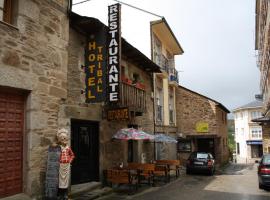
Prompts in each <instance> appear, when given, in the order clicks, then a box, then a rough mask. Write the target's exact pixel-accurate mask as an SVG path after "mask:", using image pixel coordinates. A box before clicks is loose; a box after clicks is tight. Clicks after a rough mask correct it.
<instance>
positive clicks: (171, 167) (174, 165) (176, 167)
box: [156, 160, 180, 177]
mask: <svg viewBox="0 0 270 200" xmlns="http://www.w3.org/2000/svg"><path fill="white" fill-rule="evenodd" d="M156 164H160V165H162V164H163V165H167V166H168V173H169V175H170V171H175V176H176V177H178V176H179V175H180V160H156Z"/></svg>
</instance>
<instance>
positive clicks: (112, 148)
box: [60, 29, 154, 180]
mask: <svg viewBox="0 0 270 200" xmlns="http://www.w3.org/2000/svg"><path fill="white" fill-rule="evenodd" d="M69 33H70V37H69V38H70V40H69V47H68V52H69V57H68V84H67V85H68V94H67V96H68V98H67V100H66V101H65V103H63V104H62V105H61V110H62V112H61V115H60V118H61V119H60V120H63V122H65V123H70V119H71V118H73V119H82V120H92V121H98V122H99V156H100V158H99V160H100V162H99V168H100V170H99V171H100V178H101V179H100V180H102V171H103V169H106V168H108V167H111V166H113V165H116V164H118V163H120V162H124V164H126V162H127V156H128V142H127V141H118V140H113V141H112V139H111V138H112V136H113V134H115V133H116V132H117V130H119V129H121V128H127V127H128V125H129V124H136V125H138V126H139V128H141V129H142V130H144V131H146V132H148V133H153V129H154V123H153V121H154V118H153V99H152V98H151V92H152V85H151V80H152V79H151V76H150V74H149V73H146V72H145V71H143V70H142V69H141V68H139V67H138V66H136V65H135V64H134V63H132V62H130V61H129V60H128V58H127V57H126V56H125V54H124V55H123V56H122V59H123V60H122V65H124V66H125V67H128V71H127V72H126V73H127V74H129V75H130V73H131V72H134V73H137V74H140V76H141V79H142V80H143V81H144V85H145V86H146V99H147V102H146V105H147V109H146V112H145V113H143V115H142V116H136V117H135V116H134V117H132V118H131V119H130V120H129V121H107V120H106V119H105V118H104V116H103V112H104V107H103V106H104V103H85V95H84V94H81V93H80V92H81V90H82V89H84V88H85V74H84V71H83V70H82V69H81V65H84V53H85V51H84V47H85V46H86V45H85V44H86V36H85V35H82V34H80V33H78V32H76V31H75V30H73V29H70V32H69ZM127 74H126V75H127ZM130 78H131V77H130ZM65 123H64V124H65ZM142 153H145V155H146V160H147V161H150V160H151V159H153V144H152V143H151V142H144V141H134V160H135V161H138V162H141V154H142Z"/></svg>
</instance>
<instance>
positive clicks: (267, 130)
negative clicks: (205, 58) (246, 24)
mask: <svg viewBox="0 0 270 200" xmlns="http://www.w3.org/2000/svg"><path fill="white" fill-rule="evenodd" d="M255 12H256V38H255V49H256V50H257V65H258V68H259V70H260V73H261V75H260V90H261V94H259V95H258V97H260V98H261V99H262V100H263V117H262V118H261V119H258V120H256V121H257V122H258V123H260V124H261V125H262V132H263V153H270V81H269V80H270V77H269V75H268V74H269V70H270V69H269V65H270V55H269V52H270V40H269V37H268V36H269V31H270V5H269V1H265V0H256V11H255ZM253 121H255V120H253Z"/></svg>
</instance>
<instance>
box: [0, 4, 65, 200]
mask: <svg viewBox="0 0 270 200" xmlns="http://www.w3.org/2000/svg"><path fill="white" fill-rule="evenodd" d="M16 6H17V9H15V10H16V13H14V16H15V18H14V24H12V25H10V24H6V23H4V22H1V21H0V35H1V37H0V46H1V49H0V87H8V88H10V90H12V89H13V88H16V89H19V90H21V91H25V92H27V93H28V95H27V99H26V125H25V135H24V136H23V137H24V154H23V159H24V165H23V174H24V180H23V185H24V188H23V192H25V193H27V194H29V195H31V196H36V197H38V196H40V195H41V194H42V193H43V187H44V176H45V166H46V156H47V153H46V151H47V149H48V145H49V144H51V143H52V142H53V141H54V138H55V134H56V131H57V128H58V127H59V126H65V125H66V124H59V120H58V113H59V110H60V106H59V105H60V103H61V102H62V101H64V100H65V99H66V98H67V57H68V52H67V50H66V48H67V45H68V37H69V35H68V29H69V24H68V18H67V16H66V13H67V7H68V1H67V0H44V1H36V0H25V1H17V5H16Z"/></svg>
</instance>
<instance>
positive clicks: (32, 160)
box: [0, 0, 160, 199]
mask: <svg viewBox="0 0 270 200" xmlns="http://www.w3.org/2000/svg"><path fill="white" fill-rule="evenodd" d="M1 2H3V1H1ZM4 2H10V3H11V4H8V5H7V4H6V3H5V4H0V8H3V9H0V13H1V15H0V17H1V19H0V35H1V37H0V46H1V49H0V166H1V169H0V198H2V197H5V196H11V195H14V194H26V195H28V196H30V197H31V198H33V199H35V198H36V199H39V198H41V197H42V196H43V194H44V179H45V173H46V161H47V150H48V147H49V145H51V144H52V143H53V142H54V140H55V136H56V132H57V130H58V129H59V128H61V127H65V128H68V129H69V130H70V131H71V135H70V136H71V146H72V148H73V149H74V151H75V154H76V160H75V161H74V165H73V167H74V168H73V169H72V172H71V173H72V174H71V181H72V184H77V183H85V182H89V181H92V180H96V181H102V171H103V169H105V168H106V167H109V166H111V165H113V164H116V163H118V162H122V161H123V162H126V161H127V158H128V152H129V153H130V156H129V158H130V159H133V160H134V161H139V160H141V154H142V153H145V154H144V155H145V157H146V160H147V161H148V160H150V159H153V150H152V148H151V147H152V146H153V144H152V143H149V142H134V143H133V144H130V145H128V142H121V141H111V136H112V135H113V134H114V133H115V132H116V131H117V130H118V129H120V128H124V127H129V126H130V127H131V126H133V127H139V128H142V129H143V130H145V131H148V132H153V131H154V126H153V121H154V118H153V107H152V106H148V105H153V99H152V98H151V93H152V91H153V87H152V83H151V80H152V79H151V74H152V73H153V72H160V71H159V67H158V66H157V65H155V64H154V63H153V62H152V61H151V60H149V59H148V58H147V57H146V56H144V55H143V54H142V53H141V52H139V51H138V50H137V49H135V48H134V47H133V46H132V45H130V44H129V43H128V42H126V41H125V40H122V49H123V54H122V66H121V68H122V70H123V71H124V73H123V74H124V75H125V76H126V77H123V79H122V80H121V81H120V82H121V83H120V85H121V94H122V95H123V96H121V98H120V100H121V101H120V104H119V106H115V107H109V106H107V104H105V103H104V102H99V103H86V97H87V96H86V95H85V94H82V90H83V91H84V89H85V86H86V83H87V84H88V85H92V81H91V80H89V79H87V82H86V75H87V74H86V73H85V71H84V69H83V68H82V67H81V65H85V64H86V63H85V62H86V60H85V49H87V45H88V38H89V35H88V34H92V33H93V34H94V33H96V32H98V31H99V30H101V29H102V30H105V29H106V27H105V26H104V25H103V24H102V23H100V22H99V21H98V20H97V19H92V18H85V17H81V16H77V15H75V14H72V13H71V14H70V15H68V11H69V1H68V0H44V1H36V0H25V1H18V0H12V1H4ZM2 10H4V13H3V12H2ZM86 25H87V26H86ZM98 35H99V33H98ZM88 50H89V49H88ZM88 69H89V68H88ZM128 76H131V77H130V78H135V77H136V82H137V83H141V84H135V83H134V84H133V83H130V81H129V79H128ZM142 80H143V83H142ZM123 88H125V89H126V90H124V89H123ZM99 89H100V88H99ZM130 91H132V94H131V92H130ZM85 92H86V91H85ZM128 92H129V93H128ZM130 98H132V99H133V100H134V101H132V104H131V103H130ZM146 105H147V106H146ZM109 108H111V110H110V109H109ZM117 109H118V110H117ZM121 109H122V111H121ZM124 109H128V110H124ZM123 111H124V114H123V113H122V114H121V112H123ZM108 113H112V114H111V115H110V116H111V118H110V119H111V120H113V119H119V118H117V117H119V116H120V117H121V116H124V117H127V118H125V119H126V120H125V121H124V120H123V121H120V120H117V121H108V120H107V118H108ZM115 113H116V114H115ZM119 113H120V114H119ZM90 144H92V146H90ZM128 148H129V151H128ZM145 157H144V158H145ZM88 160H90V162H89V161H88ZM85 161H88V162H86V163H85ZM76 172H78V173H76ZM75 173H76V174H75ZM74 175H76V176H74Z"/></svg>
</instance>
